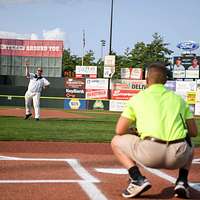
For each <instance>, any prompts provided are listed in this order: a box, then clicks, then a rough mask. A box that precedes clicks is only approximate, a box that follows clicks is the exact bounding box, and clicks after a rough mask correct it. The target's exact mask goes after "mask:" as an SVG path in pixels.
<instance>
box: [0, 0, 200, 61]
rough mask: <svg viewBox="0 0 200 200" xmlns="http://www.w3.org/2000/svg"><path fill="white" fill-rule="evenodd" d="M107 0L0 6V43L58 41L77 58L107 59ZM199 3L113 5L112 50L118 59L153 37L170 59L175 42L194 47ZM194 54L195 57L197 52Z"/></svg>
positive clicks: (199, 29)
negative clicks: (3, 40) (159, 40)
mask: <svg viewBox="0 0 200 200" xmlns="http://www.w3.org/2000/svg"><path fill="white" fill-rule="evenodd" d="M110 6H111V0H0V38H1V37H12V38H15V37H17V38H30V37H32V38H33V39H37V38H38V39H44V38H46V39H49V38H50V39H51V38H57V39H64V41H65V48H70V49H71V50H72V53H73V54H76V55H79V56H81V55H82V31H83V29H85V35H86V50H90V49H92V50H94V52H95V56H96V57H97V58H98V57H100V55H101V44H100V40H102V39H104V40H106V47H105V49H104V54H108V47H109V25H110ZM199 8H200V1H199V0H190V1H186V0H166V1H164V0H114V21H113V50H114V51H116V52H118V53H119V54H122V53H123V52H124V50H125V49H126V48H127V47H130V48H132V47H133V46H134V44H135V43H136V42H140V41H144V42H146V43H147V42H150V41H151V40H152V34H153V33H155V32H158V33H160V34H161V36H162V37H163V38H164V41H165V42H169V43H170V46H169V48H170V49H171V50H173V51H175V55H177V54H180V53H181V51H180V50H179V49H178V48H177V47H176V45H177V43H178V42H180V41H187V40H193V41H195V42H198V43H200V22H199V19H200V11H199ZM195 53H197V54H200V50H196V51H195Z"/></svg>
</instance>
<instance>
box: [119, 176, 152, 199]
mask: <svg viewBox="0 0 200 200" xmlns="http://www.w3.org/2000/svg"><path fill="white" fill-rule="evenodd" d="M150 188H151V184H150V182H149V181H148V180H147V179H146V178H145V177H144V176H142V177H141V178H139V179H138V180H133V179H131V178H130V179H129V185H128V187H127V188H126V189H125V190H124V191H123V192H122V196H123V197H125V198H132V197H135V196H139V195H140V194H141V193H143V192H145V191H147V190H148V189H150Z"/></svg>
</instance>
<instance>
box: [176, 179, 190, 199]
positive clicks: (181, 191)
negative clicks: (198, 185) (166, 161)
mask: <svg viewBox="0 0 200 200" xmlns="http://www.w3.org/2000/svg"><path fill="white" fill-rule="evenodd" d="M174 196H175V197H178V198H184V199H189V198H190V191H189V185H188V183H187V182H183V181H177V182H176V186H175V188H174Z"/></svg>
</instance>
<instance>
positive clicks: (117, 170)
mask: <svg viewBox="0 0 200 200" xmlns="http://www.w3.org/2000/svg"><path fill="white" fill-rule="evenodd" d="M143 167H144V166H143ZM144 168H145V169H146V170H147V171H149V172H150V173H152V174H154V175H156V176H159V177H160V178H162V179H165V180H167V181H169V182H171V183H173V184H175V182H176V178H174V177H172V176H170V175H168V174H166V173H164V172H162V171H160V170H158V169H152V168H148V167H144ZM95 170H96V171H97V172H101V173H110V174H128V171H127V170H126V169H124V168H95ZM189 185H190V186H191V187H192V188H193V189H194V190H197V191H199V192H200V183H192V182H189Z"/></svg>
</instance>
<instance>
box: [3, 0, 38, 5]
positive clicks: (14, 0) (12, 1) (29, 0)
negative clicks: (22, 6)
mask: <svg viewBox="0 0 200 200" xmlns="http://www.w3.org/2000/svg"><path fill="white" fill-rule="evenodd" d="M34 2H39V0H0V4H4V5H6V4H16V3H34Z"/></svg>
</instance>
